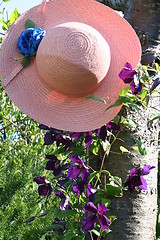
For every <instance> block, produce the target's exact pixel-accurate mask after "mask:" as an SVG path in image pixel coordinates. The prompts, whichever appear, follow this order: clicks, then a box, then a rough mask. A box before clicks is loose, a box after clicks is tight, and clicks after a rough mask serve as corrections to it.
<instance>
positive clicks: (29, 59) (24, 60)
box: [21, 57, 31, 67]
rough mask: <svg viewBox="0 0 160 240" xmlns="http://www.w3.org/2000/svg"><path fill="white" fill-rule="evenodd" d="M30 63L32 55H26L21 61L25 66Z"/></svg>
mask: <svg viewBox="0 0 160 240" xmlns="http://www.w3.org/2000/svg"><path fill="white" fill-rule="evenodd" d="M30 63H31V58H30V57H24V58H23V59H22V61H21V64H22V66H23V67H28V66H29V64H30Z"/></svg>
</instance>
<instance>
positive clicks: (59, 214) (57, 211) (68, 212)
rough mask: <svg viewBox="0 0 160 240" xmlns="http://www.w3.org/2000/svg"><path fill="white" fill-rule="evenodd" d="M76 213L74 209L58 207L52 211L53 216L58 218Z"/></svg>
mask: <svg viewBox="0 0 160 240" xmlns="http://www.w3.org/2000/svg"><path fill="white" fill-rule="evenodd" d="M76 213H77V212H76V210H65V211H61V210H60V209H55V211H54V215H55V217H59V218H63V217H69V216H74V215H75V214H76Z"/></svg>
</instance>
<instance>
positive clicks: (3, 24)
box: [0, 19, 8, 30]
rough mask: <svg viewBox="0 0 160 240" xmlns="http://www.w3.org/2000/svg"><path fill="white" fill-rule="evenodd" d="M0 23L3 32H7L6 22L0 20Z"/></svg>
mask: <svg viewBox="0 0 160 240" xmlns="http://www.w3.org/2000/svg"><path fill="white" fill-rule="evenodd" d="M0 23H2V28H3V30H8V25H7V22H5V21H4V20H2V19H0Z"/></svg>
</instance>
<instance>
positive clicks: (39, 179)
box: [34, 176, 46, 184]
mask: <svg viewBox="0 0 160 240" xmlns="http://www.w3.org/2000/svg"><path fill="white" fill-rule="evenodd" d="M45 179H46V177H45V176H40V177H35V178H34V181H35V182H36V183H37V184H43V183H45Z"/></svg>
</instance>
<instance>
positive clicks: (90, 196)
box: [87, 183, 97, 202]
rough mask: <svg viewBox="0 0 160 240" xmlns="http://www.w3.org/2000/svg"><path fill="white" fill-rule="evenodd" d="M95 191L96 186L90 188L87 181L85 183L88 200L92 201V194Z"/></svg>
mask: <svg viewBox="0 0 160 240" xmlns="http://www.w3.org/2000/svg"><path fill="white" fill-rule="evenodd" d="M96 192H97V189H96V188H92V186H91V184H90V183H88V184H87V197H88V199H89V201H90V202H93V200H94V195H95V194H96Z"/></svg>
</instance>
